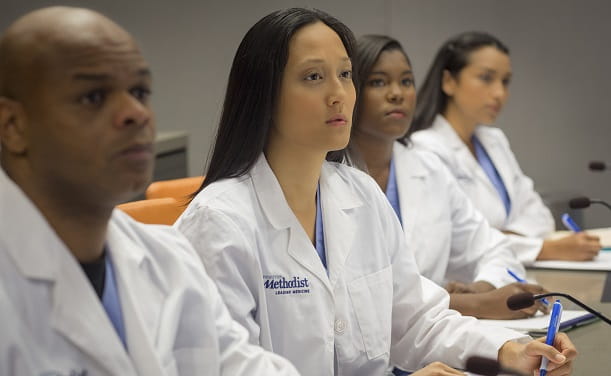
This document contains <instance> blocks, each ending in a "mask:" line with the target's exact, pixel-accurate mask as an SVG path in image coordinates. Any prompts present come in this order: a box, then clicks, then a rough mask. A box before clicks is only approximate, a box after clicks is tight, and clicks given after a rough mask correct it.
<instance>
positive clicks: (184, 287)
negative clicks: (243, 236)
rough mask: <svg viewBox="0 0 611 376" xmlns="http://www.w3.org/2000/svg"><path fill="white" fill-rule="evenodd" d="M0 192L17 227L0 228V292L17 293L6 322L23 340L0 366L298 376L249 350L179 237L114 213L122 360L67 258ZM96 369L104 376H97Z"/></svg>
mask: <svg viewBox="0 0 611 376" xmlns="http://www.w3.org/2000/svg"><path fill="white" fill-rule="evenodd" d="M0 175H2V172H1V171H0ZM0 182H1V184H0V208H1V210H2V211H3V212H4V213H11V214H12V215H13V216H14V217H15V220H14V221H11V222H10V223H6V224H4V223H3V225H2V226H0V234H2V236H0V259H4V260H5V261H7V262H3V263H1V264H2V265H0V268H2V267H3V266H4V267H6V268H9V270H10V272H6V273H5V272H4V271H3V272H2V273H0V274H1V276H0V280H1V281H2V283H1V284H0V287H2V286H6V287H7V288H9V289H11V288H12V289H18V290H19V291H13V292H11V293H9V296H10V299H11V301H12V302H13V303H12V305H13V306H14V309H15V311H16V313H17V315H16V316H15V317H13V318H12V320H11V321H12V322H14V323H15V328H17V329H24V330H25V331H26V336H24V338H22V339H21V341H17V342H12V343H9V344H8V346H9V347H10V348H11V350H10V351H9V353H6V352H3V353H1V354H0V360H2V359H5V357H6V356H9V357H10V358H13V357H16V358H15V359H19V358H20V357H21V356H22V355H19V354H20V353H22V352H23V353H31V354H32V355H31V358H33V359H36V362H37V364H36V367H39V368H38V369H40V370H41V371H42V370H45V369H48V368H52V369H58V368H59V369H61V367H62V366H59V365H65V364H70V362H71V361H70V359H72V361H74V362H76V363H75V364H76V365H78V366H79V367H81V366H82V367H85V369H89V371H91V372H94V373H96V372H98V373H99V372H104V373H109V374H123V375H128V374H129V375H131V374H136V373H137V374H146V375H165V374H168V373H170V374H175V375H193V374H197V373H201V372H204V371H205V372H208V373H210V374H213V375H234V374H252V373H253V372H255V374H260V375H267V374H270V373H271V374H276V373H278V374H283V375H284V374H287V375H294V374H297V373H296V371H295V370H294V368H293V367H292V366H291V365H290V364H289V363H288V362H287V361H285V360H283V359H280V358H279V357H277V356H276V355H274V354H270V353H267V352H264V351H263V350H262V349H260V348H257V347H254V346H251V345H249V344H248V343H247V335H246V333H245V330H244V329H243V328H241V327H240V326H239V325H238V324H237V323H235V322H234V321H233V320H231V318H230V316H229V314H228V312H227V310H226V308H225V306H224V305H223V303H222V301H221V300H220V297H219V295H218V292H217V291H216V288H215V286H214V283H213V282H212V281H211V280H210V279H209V278H208V277H207V276H206V274H205V271H204V269H203V267H202V265H201V263H200V262H199V260H198V259H197V256H196V255H195V253H194V251H193V249H192V248H191V246H190V244H189V243H188V241H187V240H186V239H184V237H182V235H180V234H179V233H178V232H177V231H175V230H174V229H172V228H171V227H168V226H153V225H144V224H141V223H138V222H135V221H134V220H132V219H131V218H129V217H128V216H127V215H126V214H124V213H122V212H120V211H118V210H115V211H114V212H113V215H112V218H111V220H110V222H109V226H108V234H107V249H108V252H109V255H110V257H111V259H112V262H113V264H114V267H115V272H116V278H117V284H118V289H119V295H120V299H121V306H122V311H123V318H124V324H125V328H126V338H127V347H128V349H129V353H126V352H125V350H124V349H123V346H122V344H121V343H120V341H119V340H118V337H117V336H116V334H115V332H114V329H113V328H112V325H111V324H110V320H108V318H107V315H106V314H105V312H104V310H103V307H102V306H101V304H100V302H99V299H98V297H97V296H96V295H95V292H94V291H93V289H92V287H91V285H90V283H89V281H88V280H87V277H86V276H85V275H84V273H83V272H82V270H81V268H80V266H79V265H78V263H77V261H76V260H75V259H74V257H72V255H71V253H70V251H69V250H68V249H67V248H66V246H65V245H64V244H63V242H62V241H61V240H60V239H59V237H58V236H57V235H56V234H55V233H54V232H53V230H52V229H51V228H50V226H49V225H48V223H47V222H46V221H45V220H44V217H43V216H42V215H41V214H40V212H38V210H37V209H36V208H35V207H34V205H33V204H32V203H31V202H30V201H29V200H28V199H27V197H26V196H25V195H24V194H23V193H22V192H21V191H20V190H19V188H18V187H17V186H16V185H14V183H12V182H11V181H10V180H9V179H8V178H6V177H5V176H0ZM25 228H29V229H30V230H31V234H33V236H32V235H30V234H28V233H24V232H23V229H25ZM17 229H18V230H17ZM16 230H17V231H16ZM3 269H4V268H3ZM7 278H10V280H9V279H7ZM45 281H49V282H50V283H48V284H47V285H48V287H47V286H45V285H44V284H43V282H45ZM15 286H17V287H15ZM42 287H44V288H43V289H42V290H41V288H42ZM41 294H43V295H45V296H46V297H43V296H42V295H41ZM1 308H2V307H0V310H1ZM41 315H42V316H41ZM38 316H40V317H38ZM26 322H28V323H29V324H27V325H26V324H25V323H26ZM92 322H96V325H91V323H92ZM32 325H35V328H32ZM17 329H16V330H17ZM41 336H42V337H41ZM32 338H38V340H37V341H30V340H31V339H32ZM43 338H44V339H43ZM49 338H51V339H49ZM64 338H67V339H68V341H66V340H64ZM7 340H8V341H12V340H14V338H13V339H10V338H9V339H6V338H4V336H2V338H1V339H0V342H2V345H1V346H0V349H2V348H3V347H4V346H5V345H7V344H6V343H5V342H3V341H7ZM27 341H30V342H27ZM48 341H51V342H48ZM51 346H53V349H51ZM54 351H55V352H57V354H55V355H54V356H51V355H50V354H54ZM0 363H2V364H4V361H3V360H2V361H0ZM100 364H102V366H103V368H104V371H101V370H100V369H98V368H95V367H98V366H99V365H100ZM88 367H93V368H88ZM96 370H97V371H96ZM11 374H12V373H11ZM21 374H33V373H32V372H29V373H25V372H24V373H20V372H17V375H21Z"/></svg>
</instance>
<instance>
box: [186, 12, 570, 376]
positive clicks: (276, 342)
mask: <svg viewBox="0 0 611 376" xmlns="http://www.w3.org/2000/svg"><path fill="white" fill-rule="evenodd" d="M353 52H354V38H353V35H352V33H351V32H350V30H349V29H348V28H347V27H346V26H344V25H343V24H342V23H341V22H339V21H338V20H336V19H335V18H333V17H331V16H330V15H328V14H326V13H324V12H321V11H317V10H308V9H301V8H293V9H287V10H281V11H277V12H273V13H271V14H269V15H267V16H265V17H264V18H262V19H261V20H260V21H258V22H257V23H256V24H255V25H254V26H253V27H252V28H251V29H250V30H249V31H248V32H247V33H246V36H245V37H244V39H243V40H242V42H241V44H240V46H239V47H238V51H237V53H236V56H235V58H234V61H233V65H232V68H231V73H230V77H229V84H228V87H227V94H226V98H225V104H224V107H223V115H222V118H221V122H220V125H219V130H218V135H217V140H216V144H215V146H214V152H213V155H212V159H211V163H210V166H209V168H208V171H207V173H206V179H207V182H206V183H205V184H204V186H203V187H202V189H201V190H200V191H199V193H197V195H196V196H195V198H194V199H193V200H192V202H191V203H190V205H189V207H188V208H187V210H186V211H185V212H184V214H183V215H182V216H181V217H180V218H179V220H178V222H177V223H176V226H177V227H178V229H179V230H180V231H182V232H183V233H184V234H185V235H186V236H187V238H188V239H189V240H190V241H191V243H192V244H193V245H194V247H195V248H196V250H197V251H198V253H199V256H200V258H201V260H202V262H203V263H204V264H205V266H206V270H207V271H208V272H209V273H210V274H211V275H212V276H213V278H214V280H215V281H216V283H217V286H218V289H219V291H220V293H221V295H222V296H223V297H224V299H225V302H226V304H227V306H228V307H229V310H230V311H231V313H232V315H233V317H234V318H235V319H236V320H237V321H239V322H240V323H241V324H242V325H244V326H245V327H246V329H247V330H248V331H249V333H250V341H251V342H253V343H256V344H260V345H261V346H263V347H264V348H266V349H270V350H272V351H274V352H276V353H278V354H280V355H282V356H284V357H286V358H288V359H289V360H290V361H292V362H293V363H294V364H295V366H296V367H297V369H298V370H299V371H300V372H301V373H302V374H304V375H311V376H320V375H350V376H358V375H382V374H384V372H385V371H386V370H387V369H388V368H389V367H390V366H391V365H397V366H399V367H401V368H403V369H408V370H410V369H412V370H413V369H418V368H420V367H422V366H424V365H426V364H428V363H431V362H433V361H436V360H440V361H444V362H446V363H449V364H451V365H453V366H455V367H460V366H463V365H464V361H465V360H466V358H467V357H468V356H470V355H472V354H481V355H487V356H492V357H494V358H496V357H498V358H499V359H500V360H501V361H502V362H504V363H512V364H513V365H514V366H516V367H519V368H521V369H523V370H525V371H528V372H532V370H533V369H534V368H535V367H536V366H538V364H539V360H540V355H545V356H546V357H549V358H552V359H553V360H555V361H557V362H559V363H561V364H562V365H561V367H564V368H563V369H570V366H571V362H570V359H571V358H572V357H573V356H574V353H575V349H574V347H573V345H572V344H571V343H570V341H569V340H568V337H566V336H562V335H561V336H560V337H559V340H558V343H557V344H556V346H557V348H559V349H560V351H561V352H562V353H561V352H560V351H558V350H556V349H555V348H553V347H550V346H546V345H544V344H542V343H540V342H529V343H528V344H526V345H524V344H520V343H518V342H513V341H511V340H512V339H517V338H520V337H522V336H521V335H520V334H518V333H515V332H513V331H509V330H504V329H501V330H495V333H494V334H491V333H490V331H489V329H488V328H485V327H483V326H481V325H480V324H479V323H478V322H477V321H476V320H475V319H473V318H466V317H462V316H460V315H459V314H458V313H457V312H455V311H452V310H449V309H448V295H447V294H446V292H445V291H444V290H443V289H441V288H439V287H437V286H435V285H434V284H433V283H432V282H430V281H428V280H426V279H424V278H421V277H420V275H419V274H418V268H417V267H416V264H415V262H414V259H413V257H412V256H410V252H405V248H406V245H405V239H404V237H403V234H402V232H401V227H400V225H399V222H398V220H397V218H396V216H395V215H394V213H393V212H392V208H391V207H390V206H389V205H388V202H387V200H386V198H385V197H384V195H383V194H382V193H381V192H380V190H379V188H378V187H377V186H376V183H375V182H374V181H373V180H372V179H371V178H370V177H369V176H367V175H366V174H364V173H362V172H360V171H358V170H356V169H353V168H351V167H348V166H346V165H343V164H339V163H334V162H329V161H328V159H333V157H334V153H336V152H340V151H341V150H343V149H344V148H345V147H346V145H347V144H348V140H349V137H350V128H351V124H352V113H353V109H354V104H355V101H356V89H355V85H354V82H353V78H352V58H353V56H354V53H353ZM424 285H427V286H426V287H425V286H424ZM429 285H430V286H429ZM535 354H536V355H535ZM556 356H559V357H560V358H556ZM417 374H419V375H430V374H431V373H430V372H428V370H421V371H418V372H417Z"/></svg>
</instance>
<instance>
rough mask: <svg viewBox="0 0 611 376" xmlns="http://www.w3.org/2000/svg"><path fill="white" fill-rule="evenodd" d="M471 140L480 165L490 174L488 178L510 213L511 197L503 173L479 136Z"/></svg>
mask: <svg viewBox="0 0 611 376" xmlns="http://www.w3.org/2000/svg"><path fill="white" fill-rule="evenodd" d="M471 140H472V141H473V147H474V148H475V157H476V158H477V161H478V162H479V165H480V166H482V169H483V170H484V172H485V173H486V175H488V179H490V182H491V183H492V185H493V186H494V188H495V189H496V191H497V192H498V194H499V196H500V197H501V200H503V205H505V213H506V214H507V215H509V212H510V211H511V199H510V198H509V193H507V188H506V187H505V184H504V183H503V179H502V178H501V175H500V174H499V172H498V170H497V169H496V167H495V166H494V162H492V159H491V158H490V156H489V155H488V153H487V152H486V149H484V146H483V145H482V144H481V142H480V141H479V140H478V139H477V137H475V135H473V137H472V138H471Z"/></svg>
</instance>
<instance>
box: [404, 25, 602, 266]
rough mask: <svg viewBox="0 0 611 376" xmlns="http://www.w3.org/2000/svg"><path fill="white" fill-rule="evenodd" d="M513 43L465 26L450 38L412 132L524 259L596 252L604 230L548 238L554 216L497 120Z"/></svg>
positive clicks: (505, 92)
mask: <svg viewBox="0 0 611 376" xmlns="http://www.w3.org/2000/svg"><path fill="white" fill-rule="evenodd" d="M511 75H512V72H511V61H510V58H509V49H508V48H507V47H506V46H505V45H504V44H503V43H502V42H501V41H500V40H498V39H497V38H495V37H494V36H492V35H490V34H487V33H481V32H466V33H462V34H459V35H457V36H455V37H453V38H451V39H449V40H448V41H446V42H445V43H444V44H443V45H442V46H441V48H440V49H439V51H438V52H437V55H436V56H435V58H434V60H433V64H432V65H431V68H430V69H429V72H428V73H427V75H426V78H425V79H424V83H423V84H422V87H421V88H420V92H419V93H418V105H417V106H416V114H415V118H414V122H413V125H412V127H411V129H410V133H413V137H412V139H413V141H414V143H415V144H416V145H418V146H420V147H423V148H425V149H428V150H430V151H432V152H433V153H435V154H437V155H438V156H439V157H440V159H441V160H442V161H443V162H444V163H445V164H446V165H447V166H448V167H449V169H450V170H451V171H452V173H453V174H454V176H455V177H456V179H457V180H458V183H459V184H460V186H461V187H462V189H463V190H464V192H465V193H466V194H467V196H469V198H470V199H471V201H472V202H473V204H474V205H475V207H476V208H477V209H478V210H479V211H480V212H482V214H483V215H484V217H486V219H487V220H488V222H490V224H491V225H492V226H493V227H495V228H497V229H499V230H501V231H503V232H505V233H506V234H508V235H509V236H510V237H511V238H512V243H513V245H512V247H513V249H514V252H515V253H516V254H517V255H518V257H519V258H520V260H521V261H522V262H524V263H532V262H533V261H535V260H549V259H559V260H578V261H585V260H591V259H592V258H594V257H595V256H596V255H597V254H598V251H599V250H600V248H601V244H600V239H599V238H598V237H597V236H593V235H589V234H587V233H585V232H579V233H575V234H572V235H569V236H566V237H563V238H560V239H554V240H551V239H545V238H546V237H547V236H548V235H550V234H551V233H552V232H553V231H554V219H553V217H552V215H551V213H550V211H549V209H548V208H547V207H546V206H545V204H544V203H543V200H541V197H540V196H539V194H538V193H537V192H536V191H535V189H534V186H533V181H532V180H531V179H530V178H529V177H528V176H526V175H524V173H523V172H522V169H521V168H520V165H519V164H518V161H517V159H516V158H515V156H514V154H513V152H512V151H511V147H510V145H509V141H508V140H507V137H505V134H504V133H503V131H502V130H501V129H499V128H494V127H492V126H491V125H492V124H493V123H494V122H495V120H496V118H497V116H498V114H499V113H500V111H501V109H502V108H503V106H504V104H505V102H506V101H507V98H508V96H509V83H510V81H511Z"/></svg>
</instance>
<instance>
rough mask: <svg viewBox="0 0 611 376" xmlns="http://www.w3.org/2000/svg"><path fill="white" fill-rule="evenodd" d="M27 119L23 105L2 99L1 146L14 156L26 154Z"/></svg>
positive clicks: (0, 118)
mask: <svg viewBox="0 0 611 376" xmlns="http://www.w3.org/2000/svg"><path fill="white" fill-rule="evenodd" d="M26 136H27V119H26V114H25V111H24V109H23V105H22V104H21V103H19V102H17V101H15V100H12V99H9V98H6V97H0V144H1V145H2V149H6V150H7V151H8V152H9V153H12V154H20V155H22V154H25V153H26V151H27V148H28V142H27V137H26Z"/></svg>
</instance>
